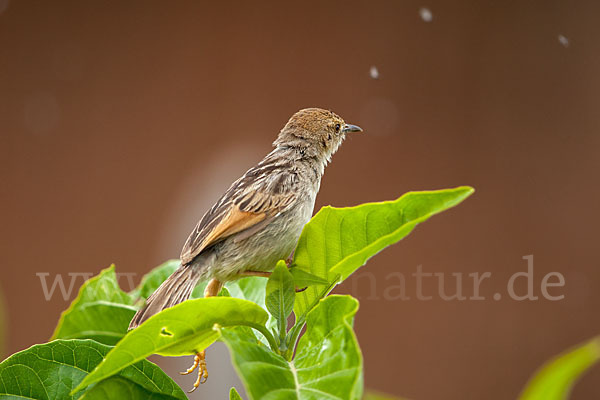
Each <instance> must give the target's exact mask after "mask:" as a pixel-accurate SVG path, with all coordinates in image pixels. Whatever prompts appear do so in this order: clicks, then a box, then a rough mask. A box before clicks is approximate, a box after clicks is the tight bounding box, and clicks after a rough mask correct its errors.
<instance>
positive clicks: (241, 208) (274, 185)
mask: <svg viewBox="0 0 600 400" xmlns="http://www.w3.org/2000/svg"><path fill="white" fill-rule="evenodd" d="M265 173H266V174H265ZM295 178H296V177H295V174H293V173H289V170H286V168H285V167H279V168H271V169H270V170H265V167H264V166H263V167H262V168H260V165H259V166H258V167H256V168H254V169H251V170H249V171H248V172H247V173H246V174H245V175H244V176H243V177H242V178H240V179H239V180H237V181H236V182H235V183H234V184H233V185H231V187H230V188H229V189H228V190H227V192H226V193H225V194H224V195H223V197H222V198H221V199H220V200H219V201H218V202H217V203H216V204H215V205H214V206H213V207H212V208H211V209H210V210H209V211H208V212H207V213H206V214H205V215H204V217H202V219H201V220H200V222H198V224H197V225H196V227H195V228H194V230H193V231H192V233H191V234H190V236H189V237H188V239H187V241H186V243H185V245H184V247H183V250H182V251H181V262H182V263H183V264H189V263H190V262H192V260H193V259H194V258H195V257H196V256H197V255H198V254H200V253H201V252H202V251H203V250H204V249H206V248H207V247H209V246H211V245H213V244H215V243H218V242H220V241H221V240H223V239H225V238H227V237H229V236H231V235H234V234H236V233H240V232H243V231H246V232H251V234H248V235H245V232H244V234H243V235H245V236H244V237H241V236H240V240H242V239H245V238H247V237H248V236H251V235H252V234H254V233H256V232H258V231H259V230H262V229H263V228H264V227H265V226H267V225H268V224H269V223H270V222H271V220H272V219H273V218H275V217H276V216H277V215H278V214H279V213H281V212H282V211H284V210H285V209H286V208H287V207H289V206H290V205H291V204H293V202H294V200H295V199H296V194H295V190H294V188H293V186H294V183H295Z"/></svg>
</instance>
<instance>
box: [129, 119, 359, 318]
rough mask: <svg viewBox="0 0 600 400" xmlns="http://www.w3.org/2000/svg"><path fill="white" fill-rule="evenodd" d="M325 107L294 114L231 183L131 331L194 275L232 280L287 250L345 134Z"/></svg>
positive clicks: (187, 288) (175, 299)
mask: <svg viewBox="0 0 600 400" xmlns="http://www.w3.org/2000/svg"><path fill="white" fill-rule="evenodd" d="M359 130H360V128H358V127H356V126H354V125H348V124H346V123H345V122H344V121H343V120H342V119H341V118H340V117H339V116H337V115H336V114H334V113H333V112H331V111H327V110H323V109H318V108H308V109H304V110H300V111H299V112H297V113H296V114H294V115H293V116H292V118H291V119H290V120H289V121H288V123H287V124H286V125H285V127H284V128H283V129H282V130H281V132H280V133H279V136H278V138H277V140H275V142H274V143H273V145H274V146H275V148H274V149H273V151H271V152H270V153H269V154H268V155H267V156H266V157H265V158H264V159H263V160H262V161H261V162H260V163H259V164H258V165H256V166H255V167H252V168H250V169H249V170H248V171H247V172H246V173H245V174H244V175H243V176H242V177H241V178H239V179H238V180H237V181H235V182H234V183H233V184H232V185H231V186H230V187H229V189H228V190H227V191H226V192H225V194H224V195H223V196H222V197H221V198H220V199H219V200H218V201H217V203H216V204H215V205H214V206H213V207H212V208H211V209H210V210H209V211H208V212H207V213H206V214H205V215H204V216H203V217H202V219H201V220H200V222H198V224H197V225H196V227H195V228H194V230H193V231H192V233H191V234H190V236H189V238H188V239H187V241H186V243H185V245H184V247H183V250H182V253H181V266H180V267H179V268H178V269H177V271H175V272H174V273H173V275H171V276H170V277H169V278H168V279H167V280H166V281H165V282H164V283H163V284H162V285H161V286H160V287H159V288H158V289H157V290H156V291H155V292H154V293H153V294H152V296H150V298H148V300H147V302H146V306H145V307H144V308H143V309H142V310H140V311H139V312H138V313H137V314H136V315H135V316H134V318H133V319H132V321H131V324H130V329H132V328H135V327H136V326H138V325H139V324H141V323H142V322H143V321H144V320H146V319H147V318H148V317H150V316H152V315H154V314H155V313H157V312H159V311H161V310H163V309H165V308H167V307H171V306H173V305H175V304H178V303H180V302H182V301H184V300H186V299H187V298H189V296H190V294H191V292H192V290H193V289H194V287H195V286H196V284H197V283H198V281H200V280H206V279H216V280H218V281H220V282H226V281H229V280H234V279H237V278H239V277H240V274H242V273H244V272H247V271H260V272H265V271H270V270H272V269H273V268H274V267H275V264H276V263H277V261H278V260H281V259H286V258H287V257H288V256H289V255H290V253H291V252H292V251H293V249H294V247H295V245H296V242H297V241H298V238H299V236H300V233H301V231H302V228H303V226H304V225H305V224H306V223H307V222H308V221H309V220H310V218H311V216H312V213H313V208H314V203H315V198H316V195H317V192H318V191H319V187H320V183H321V177H322V176H323V172H324V170H325V166H326V165H327V163H328V162H329V161H330V159H331V156H332V155H333V154H334V153H335V151H336V150H337V149H338V147H339V146H340V144H341V143H342V142H343V140H344V138H345V135H346V133H347V132H355V131H359Z"/></svg>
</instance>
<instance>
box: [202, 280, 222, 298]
mask: <svg viewBox="0 0 600 400" xmlns="http://www.w3.org/2000/svg"><path fill="white" fill-rule="evenodd" d="M222 287H223V282H221V281H220V280H218V279H216V278H213V279H211V280H210V282H208V285H206V288H205V289H204V297H215V296H217V295H218V294H219V292H220V291H221V288H222Z"/></svg>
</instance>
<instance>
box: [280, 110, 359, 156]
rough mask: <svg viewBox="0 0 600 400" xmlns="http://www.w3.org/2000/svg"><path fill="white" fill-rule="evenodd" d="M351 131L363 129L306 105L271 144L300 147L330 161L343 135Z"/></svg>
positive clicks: (342, 139) (330, 113) (328, 112)
mask: <svg viewBox="0 0 600 400" xmlns="http://www.w3.org/2000/svg"><path fill="white" fill-rule="evenodd" d="M351 132H362V129H361V128H360V127H358V126H356V125H352V124H347V123H346V122H344V120H343V119H342V118H340V117H339V116H338V115H337V114H335V113H333V112H331V111H328V110H323V109H321V108H305V109H303V110H300V111H298V112H297V113H295V114H294V115H292V118H290V120H289V121H288V122H287V124H285V126H284V127H283V129H282V130H281V132H279V136H278V137H277V140H275V143H273V144H274V145H275V146H296V147H303V148H306V149H307V150H308V151H310V152H311V153H312V154H313V155H315V156H320V157H323V159H324V160H329V158H330V157H331V156H332V155H333V153H335V152H336V151H337V149H338V147H339V146H340V144H342V142H343V141H344V139H345V138H346V134H348V133H351Z"/></svg>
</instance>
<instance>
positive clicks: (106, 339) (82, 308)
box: [52, 265, 136, 345]
mask: <svg viewBox="0 0 600 400" xmlns="http://www.w3.org/2000/svg"><path fill="white" fill-rule="evenodd" d="M135 312H136V307H134V306H133V299H132V298H131V297H130V296H129V295H128V294H127V293H125V292H124V291H122V290H121V288H120V287H119V284H118V282H117V277H116V275H115V266H114V265H112V266H110V267H109V268H107V269H105V270H103V271H102V272H100V274H99V275H97V276H95V277H93V278H91V279H89V280H88V281H87V282H85V283H84V284H83V285H82V286H81V288H80V289H79V294H78V296H77V298H76V299H75V300H73V302H72V303H71V305H70V306H69V308H68V309H67V310H65V311H64V312H63V313H62V315H61V317H60V320H59V322H58V325H57V327H56V329H55V331H54V334H53V335H52V339H94V340H96V341H97V342H100V343H105V344H109V345H114V344H115V343H117V342H118V341H119V340H120V339H121V338H122V337H123V336H125V334H126V333H127V327H128V326H129V321H130V320H131V318H132V317H133V315H134V314H135Z"/></svg>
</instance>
